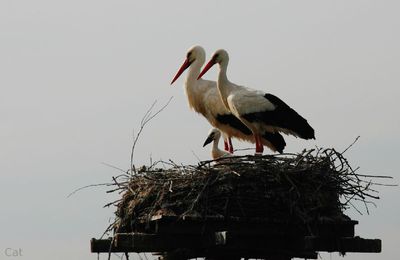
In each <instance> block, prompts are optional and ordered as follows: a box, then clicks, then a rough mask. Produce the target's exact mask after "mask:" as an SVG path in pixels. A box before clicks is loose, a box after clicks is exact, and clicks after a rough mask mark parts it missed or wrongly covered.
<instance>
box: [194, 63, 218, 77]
mask: <svg viewBox="0 0 400 260" xmlns="http://www.w3.org/2000/svg"><path fill="white" fill-rule="evenodd" d="M214 64H215V61H214V60H213V59H211V60H210V61H209V62H208V63H207V65H206V66H205V67H204V69H203V70H202V71H201V72H200V75H199V76H198V77H197V79H200V78H201V77H202V76H203V75H204V74H206V72H207V71H208V70H209V69H210V68H211V67H212V66H214Z"/></svg>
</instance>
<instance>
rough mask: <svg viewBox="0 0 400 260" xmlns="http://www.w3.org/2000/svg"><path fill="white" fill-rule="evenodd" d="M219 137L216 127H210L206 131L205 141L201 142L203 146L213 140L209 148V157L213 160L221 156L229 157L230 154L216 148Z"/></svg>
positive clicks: (219, 133)
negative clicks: (208, 130)
mask: <svg viewBox="0 0 400 260" xmlns="http://www.w3.org/2000/svg"><path fill="white" fill-rule="evenodd" d="M220 138H221V132H220V131H219V130H218V129H217V128H212V129H211V130H210V132H208V136H207V139H206V141H205V142H204V144H203V147H204V146H206V145H207V144H209V143H211V142H213V145H212V148H211V157H212V158H213V159H214V160H215V159H218V158H221V157H229V156H231V154H230V153H228V152H225V151H223V150H221V149H219V148H218V143H219V139H220Z"/></svg>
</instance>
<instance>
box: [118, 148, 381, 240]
mask: <svg viewBox="0 0 400 260" xmlns="http://www.w3.org/2000/svg"><path fill="white" fill-rule="evenodd" d="M169 165H170V167H168V168H167V169H165V168H164V169H161V168H157V167H159V164H153V165H152V166H151V167H149V168H146V167H142V169H140V170H139V171H138V172H137V174H134V175H131V176H129V179H128V180H125V181H124V182H119V183H118V182H117V181H116V183H117V184H118V189H119V190H123V192H124V194H123V197H122V199H121V200H120V201H119V202H118V203H117V204H116V205H117V211H116V216H117V220H116V224H115V226H114V228H115V230H116V231H117V232H122V231H124V232H127V231H132V229H133V227H134V226H135V225H136V224H137V223H143V222H146V221H149V220H150V219H151V218H152V217H154V216H158V215H163V216H165V215H168V216H185V215H192V216H193V215H194V216H199V217H206V216H218V217H240V218H263V219H268V220H280V221H290V222H292V223H297V222H299V223H307V222H310V221H313V220H315V219H317V218H320V217H329V218H335V217H340V216H342V215H343V211H344V209H345V208H347V207H349V206H350V205H352V204H351V202H352V201H353V200H361V201H363V202H364V203H365V202H368V201H367V200H366V199H367V198H374V199H378V197H377V196H374V195H372V193H374V192H375V191H374V190H372V189H371V187H370V184H371V183H370V182H368V181H365V176H364V177H363V176H361V175H357V174H356V173H355V172H354V171H353V170H352V168H351V167H350V165H349V164H348V162H347V160H346V159H345V158H344V157H343V155H342V154H340V153H338V152H336V151H335V150H334V149H316V150H309V151H303V152H302V153H300V154H284V155H265V156H238V157H232V158H229V159H219V160H216V161H206V162H201V163H200V164H199V165H197V166H179V165H175V164H169Z"/></svg>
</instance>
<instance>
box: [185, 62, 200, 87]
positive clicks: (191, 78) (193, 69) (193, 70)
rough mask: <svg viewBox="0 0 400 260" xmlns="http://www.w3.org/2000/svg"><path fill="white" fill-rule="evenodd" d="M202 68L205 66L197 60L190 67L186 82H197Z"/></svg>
mask: <svg viewBox="0 0 400 260" xmlns="http://www.w3.org/2000/svg"><path fill="white" fill-rule="evenodd" d="M201 66H203V64H202V63H201V62H198V61H197V60H195V61H194V62H193V63H192V64H191V65H190V67H189V72H188V74H187V76H186V82H187V83H189V82H196V80H197V77H198V76H199V74H200V69H201Z"/></svg>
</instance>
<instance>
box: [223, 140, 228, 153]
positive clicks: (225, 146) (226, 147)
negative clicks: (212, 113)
mask: <svg viewBox="0 0 400 260" xmlns="http://www.w3.org/2000/svg"><path fill="white" fill-rule="evenodd" d="M224 150H225V151H229V144H228V141H227V140H226V139H224Z"/></svg>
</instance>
